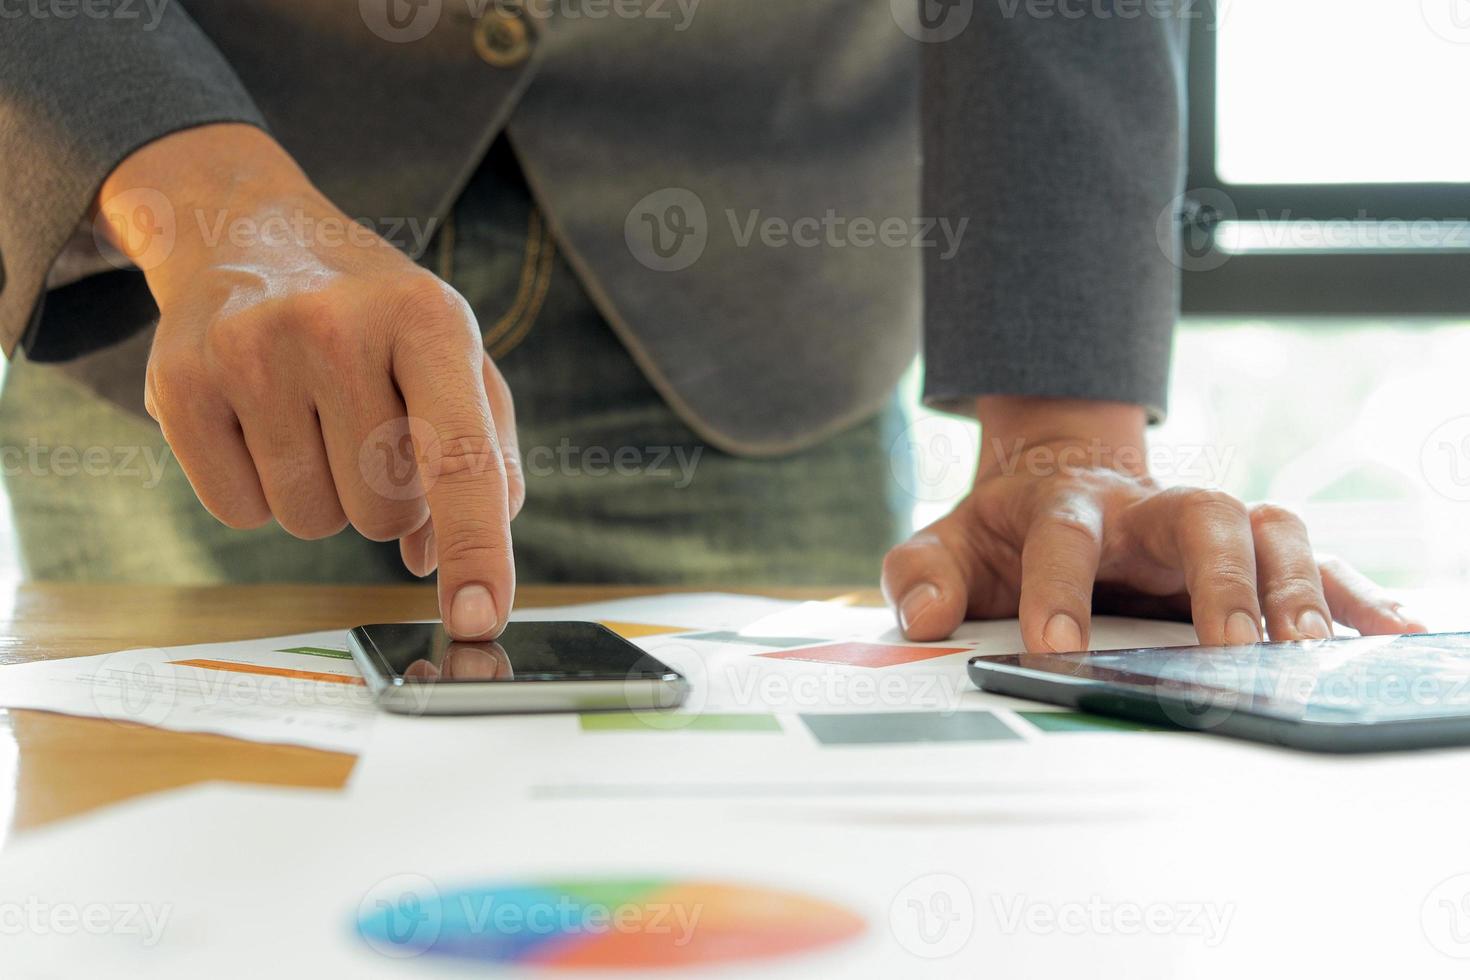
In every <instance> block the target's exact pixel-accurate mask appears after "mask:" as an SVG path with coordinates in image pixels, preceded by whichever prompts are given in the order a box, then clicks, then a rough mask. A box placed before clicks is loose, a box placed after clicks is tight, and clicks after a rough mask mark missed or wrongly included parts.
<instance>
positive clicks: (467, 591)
mask: <svg viewBox="0 0 1470 980" xmlns="http://www.w3.org/2000/svg"><path fill="white" fill-rule="evenodd" d="M498 616H499V614H498V613H497V612H496V611H495V600H494V599H493V598H491V596H490V590H489V589H487V588H485V587H484V586H483V585H466V586H464V587H463V588H461V589H460V590H459V591H458V592H457V593H455V595H454V602H453V603H452V604H450V607H449V631H450V632H451V633H453V634H454V635H455V636H457V637H459V638H460V639H473V638H474V637H477V636H484V635H485V634H486V633H489V632H490V631H491V630H493V629H494V628H495V626H496V622H497V617H498Z"/></svg>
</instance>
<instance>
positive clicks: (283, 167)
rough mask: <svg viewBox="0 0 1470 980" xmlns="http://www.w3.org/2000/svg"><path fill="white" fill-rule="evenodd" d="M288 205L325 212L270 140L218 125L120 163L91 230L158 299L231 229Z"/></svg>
mask: <svg viewBox="0 0 1470 980" xmlns="http://www.w3.org/2000/svg"><path fill="white" fill-rule="evenodd" d="M292 201H296V202H298V203H300V204H301V205H302V206H313V207H314V206H327V207H330V205H329V204H328V203H327V202H326V201H325V199H324V198H322V196H321V194H320V193H319V192H318V191H317V190H316V188H315V187H313V186H312V184H311V182H310V180H308V179H307V177H306V175H305V173H303V172H302V170H301V168H300V167H299V166H297V164H296V162H295V161H294V160H293V159H292V158H291V156H290V154H288V153H287V152H286V151H285V150H284V149H283V148H282V147H281V145H280V144H279V143H277V142H276V141H275V140H274V139H272V138H271V136H270V135H269V134H267V133H265V132H264V131H262V130H260V129H258V128H256V127H254V126H250V125H245V124H239V123H217V124H211V125H206V126H198V127H195V128H192V129H186V130H181V131H179V132H176V133H171V134H169V135H168V136H164V137H162V138H160V139H157V140H155V141H153V142H152V143H149V144H147V145H145V146H143V147H141V148H140V149H138V150H135V151H134V152H133V153H132V154H131V155H130V156H129V157H128V158H127V159H125V160H123V161H122V163H120V164H118V165H117V167H116V168H115V169H114V170H113V171H112V173H111V174H109V175H108V177H107V179H106V180H104V181H103V183H102V187H101V188H100V190H99V191H98V194H97V199H96V202H95V205H96V210H97V212H98V220H97V221H96V223H95V225H94V227H95V228H96V229H97V235H98V238H99V239H100V240H101V241H104V242H106V243H107V244H108V245H110V246H111V247H112V248H114V249H116V250H117V251H118V252H120V253H122V254H123V255H124V256H126V257H127V258H128V259H129V260H131V261H132V262H133V263H134V264H135V265H137V266H138V268H140V269H141V270H142V272H143V274H144V276H145V277H146V278H147V279H148V283H149V288H150V289H152V290H153V292H154V294H155V296H157V295H158V294H159V293H160V291H162V290H166V289H167V286H168V284H169V283H170V282H181V281H185V280H186V279H187V278H188V277H189V276H190V275H192V274H193V273H194V272H195V271H197V270H198V269H200V268H201V267H202V266H204V265H206V264H208V262H209V261H210V259H209V252H210V251H211V249H212V248H213V247H214V246H217V245H219V244H221V241H228V235H225V236H224V237H223V238H221V230H222V229H226V228H228V227H229V225H228V222H231V221H233V220H234V219H235V218H237V217H239V216H242V215H254V214H257V213H260V212H261V211H263V210H266V209H278V208H279V207H281V206H282V205H283V204H285V205H287V206H289V205H290V202H292Z"/></svg>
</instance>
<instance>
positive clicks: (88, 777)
mask: <svg viewBox="0 0 1470 980" xmlns="http://www.w3.org/2000/svg"><path fill="white" fill-rule="evenodd" d="M668 591H676V590H670V589H668V588H655V589H639V588H619V587H603V586H597V587H584V586H528V587H524V588H522V589H521V590H520V594H519V596H518V598H517V603H518V604H519V605H520V606H523V607H527V608H529V607H532V606H556V605H566V604H570V603H578V602H598V601H603V600H608V599H617V598H623V597H627V596H636V595H646V594H650V593H655V592H668ZM731 591H750V590H731ZM761 594H763V595H773V596H777V597H780V598H792V599H832V598H836V597H839V596H843V597H849V598H850V599H851V601H853V602H855V603H864V604H869V603H878V602H880V601H881V600H880V599H879V597H878V595H877V593H876V591H873V590H862V591H857V590H852V589H776V590H766V591H762V592H761ZM437 615H438V608H437V604H436V601H435V595H434V591H433V589H431V588H429V587H426V586H391V587H382V588H351V587H331V586H300V585H290V586H232V587H224V586H220V587H205V588H178V587H165V586H111V585H57V584H27V585H19V586H8V587H0V669H3V665H5V664H15V663H23V662H26V661H31V660H47V659H53V658H59V657H77V656H86V655H89V654H96V653H108V652H111V651H113V650H123V649H128V648H131V647H142V646H174V645H178V644H184V643H212V642H219V641H224V640H238V639H246V638H249V637H256V636H271V635H276V634H285V633H306V632H310V631H313V630H324V629H333V628H339V627H340V628H343V629H345V628H347V627H350V626H355V625H358V624H360V623H365V622H382V621H384V620H400V619H423V618H428V617H435V616H437ZM0 679H3V675H0ZM355 762H356V757H355V756H350V755H342V754H339V753H334V752H320V751H317V750H314V749H303V748H295V747H290V746H280V745H262V744H258V743H254V742H244V741H239V740H237V739H232V738H225V737H223V736H218V735H192V734H185V733H181V732H170V731H162V730H158V729H151V728H144V727H141V726H137V725H123V724H119V723H116V722H112V721H105V720H102V719H95V718H72V717H68V716H65V715H55V714H49V713H46V712H36V711H4V710H0V837H3V836H5V835H8V833H9V832H10V831H11V830H20V829H26V828H30V827H37V826H40V825H42V824H45V823H48V822H50V821H53V820H60V819H62V818H64V817H68V816H72V815H74V814H78V813H84V812H86V811H88V810H92V809H95V808H97V807H100V806H104V805H106V804H109V803H115V802H117V801H119V800H125V799H128V798H130V797H134V796H140V795H143V794H146V793H154V792H159V791H162V790H167V789H173V788H176V787H180V786H187V785H190V784H192V783H199V782H208V781H221V780H223V781H228V782H242V783H265V784H270V785H276V786H315V787H322V788H333V787H339V788H340V787H341V786H343V785H344V784H345V782H346V780H347V777H348V775H349V774H350V773H351V772H352V767H353V764H354V763H355Z"/></svg>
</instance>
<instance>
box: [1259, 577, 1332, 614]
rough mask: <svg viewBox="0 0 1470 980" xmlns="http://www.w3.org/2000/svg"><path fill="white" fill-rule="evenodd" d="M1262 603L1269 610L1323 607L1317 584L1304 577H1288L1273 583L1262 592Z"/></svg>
mask: <svg viewBox="0 0 1470 980" xmlns="http://www.w3.org/2000/svg"><path fill="white" fill-rule="evenodd" d="M1261 593H1262V594H1261V602H1262V603H1263V604H1264V605H1265V606H1266V608H1268V609H1296V608H1299V607H1306V606H1311V607H1314V608H1315V607H1318V606H1321V605H1322V602H1321V597H1320V596H1321V593H1320V591H1319V590H1318V588H1317V583H1316V582H1313V581H1312V580H1310V579H1308V578H1306V577H1305V576H1302V575H1288V576H1286V577H1284V578H1281V579H1278V580H1277V581H1274V582H1271V583H1270V584H1269V585H1267V586H1266V587H1265V588H1264V589H1262V590H1261Z"/></svg>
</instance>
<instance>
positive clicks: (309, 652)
mask: <svg viewBox="0 0 1470 980" xmlns="http://www.w3.org/2000/svg"><path fill="white" fill-rule="evenodd" d="M276 653H299V654H302V655H303V656H307V657H327V658H328V659H331V660H351V659H352V654H350V653H348V652H347V651H346V650H333V649H332V648H331V647H287V648H286V649H284V650H277V651H276Z"/></svg>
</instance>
